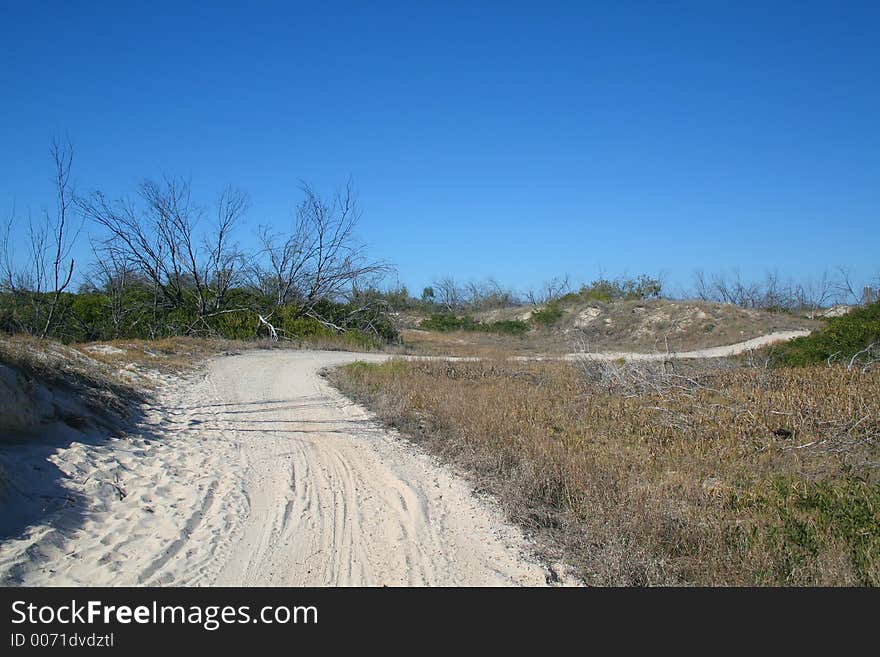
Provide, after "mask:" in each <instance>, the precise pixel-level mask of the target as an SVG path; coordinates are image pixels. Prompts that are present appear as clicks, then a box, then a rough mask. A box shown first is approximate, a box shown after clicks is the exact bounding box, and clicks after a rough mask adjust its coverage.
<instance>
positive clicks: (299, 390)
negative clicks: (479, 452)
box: [0, 351, 547, 586]
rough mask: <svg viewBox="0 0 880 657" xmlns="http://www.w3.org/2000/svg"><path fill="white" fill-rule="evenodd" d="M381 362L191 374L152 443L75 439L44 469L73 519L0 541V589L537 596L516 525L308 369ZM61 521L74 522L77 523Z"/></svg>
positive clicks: (286, 363)
mask: <svg viewBox="0 0 880 657" xmlns="http://www.w3.org/2000/svg"><path fill="white" fill-rule="evenodd" d="M382 358H384V356H377V355H363V354H351V353H343V352H297V351H262V352H250V353H246V354H243V355H238V356H231V357H224V358H218V359H215V360H213V361H211V362H210V363H209V364H208V366H207V369H206V371H205V372H203V373H202V375H201V377H200V378H198V379H195V380H191V381H189V382H188V383H187V384H186V385H178V386H177V387H176V388H172V389H169V390H168V391H167V393H166V394H165V396H164V399H162V400H160V401H161V405H160V406H158V407H157V408H155V409H154V410H153V414H154V417H153V418H152V419H153V423H154V425H153V427H152V429H151V432H150V435H149V437H148V436H147V435H143V436H138V435H132V436H129V437H127V438H122V439H115V440H113V441H111V442H109V443H107V444H106V445H82V444H78V443H74V444H73V445H71V446H70V447H69V448H65V449H59V450H58V451H57V452H56V453H55V454H54V455H53V456H52V457H51V458H50V460H51V461H52V462H53V463H54V464H55V465H56V466H57V467H58V468H59V469H60V470H61V471H63V472H64V473H65V475H66V481H65V486H67V487H68V488H69V489H70V491H71V494H72V495H74V496H75V495H79V494H82V498H83V499H85V500H88V503H87V504H86V503H85V502H84V504H86V508H84V509H75V508H71V509H69V510H64V509H62V510H60V511H58V512H57V513H56V515H55V516H54V518H53V521H52V523H51V525H49V524H47V525H45V526H38V527H34V528H32V529H31V530H30V531H29V532H28V534H27V535H26V536H25V537H22V538H19V539H16V540H10V541H6V542H5V543H3V544H0V578H2V581H4V582H5V583H6V584H26V585H125V584H145V585H157V584H158V585H234V586H259V585H279V586H287V585H384V584H387V585H516V584H526V585H543V584H545V583H546V577H547V572H546V570H545V569H544V568H543V567H542V566H540V565H539V564H537V563H535V562H533V561H531V560H530V559H529V558H528V557H527V556H526V552H527V546H526V543H525V541H524V540H523V537H522V535H521V534H520V533H519V531H518V530H516V529H515V528H513V527H511V526H510V525H507V524H506V523H504V522H503V519H502V518H501V517H500V516H499V515H498V513H497V512H496V511H494V510H492V509H491V507H490V506H489V505H487V504H485V503H483V502H481V501H479V500H478V499H477V498H476V497H474V495H473V494H472V492H471V490H470V488H469V487H468V486H467V485H466V484H465V483H464V482H463V481H462V480H461V479H459V478H457V477H455V476H454V475H453V474H452V473H451V472H450V471H448V470H447V469H446V468H444V467H442V466H439V465H438V464H437V463H436V462H435V461H434V460H433V459H431V458H430V457H429V456H427V455H425V454H423V453H422V452H421V451H420V450H418V449H416V448H414V447H413V446H412V445H408V444H407V443H406V441H404V440H403V439H402V438H401V437H400V436H397V435H396V434H394V433H391V432H389V431H387V430H385V429H383V428H382V427H380V426H379V425H378V424H377V423H376V422H374V421H373V420H372V419H371V417H370V415H369V414H368V413H367V411H365V410H364V409H362V408H361V407H359V406H357V405H355V404H353V403H351V402H350V401H348V400H347V399H345V398H344V397H343V396H342V395H340V394H339V393H338V392H336V391H335V390H333V389H332V388H331V387H329V386H328V385H327V384H326V383H325V382H324V380H323V379H322V378H321V377H320V376H319V375H318V371H319V370H320V369H321V368H323V367H326V366H328V365H335V364H339V363H343V362H350V361H353V360H356V359H361V360H363V359H382ZM117 487H120V488H122V489H123V490H124V491H125V492H126V496H125V497H124V498H122V499H120V497H121V496H120V495H119V493H118V488H117ZM65 513H67V514H68V517H65ZM73 513H78V514H82V515H81V518H79V519H78V521H76V522H74V521H73V518H72V517H70V514H73Z"/></svg>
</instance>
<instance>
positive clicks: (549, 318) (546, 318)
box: [531, 301, 563, 326]
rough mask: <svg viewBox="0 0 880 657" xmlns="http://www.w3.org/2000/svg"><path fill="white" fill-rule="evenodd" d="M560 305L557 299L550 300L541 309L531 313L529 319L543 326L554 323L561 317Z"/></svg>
mask: <svg viewBox="0 0 880 657" xmlns="http://www.w3.org/2000/svg"><path fill="white" fill-rule="evenodd" d="M562 314H563V311H562V307H561V305H560V303H559V302H558V301H551V302H550V303H548V304H547V305H546V306H544V307H543V308H542V309H541V310H536V311H534V312H533V313H532V317H531V320H532V321H533V322H536V323H538V324H543V325H544V326H550V325H551V324H555V323H556V322H558V321H559V320H560V319H561V318H562Z"/></svg>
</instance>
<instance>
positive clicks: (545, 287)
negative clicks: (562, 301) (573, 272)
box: [526, 274, 571, 306]
mask: <svg viewBox="0 0 880 657" xmlns="http://www.w3.org/2000/svg"><path fill="white" fill-rule="evenodd" d="M569 292H571V278H570V277H569V275H568V274H565V276H562V277H554V278H551V279H550V280H549V281H544V283H543V284H542V285H541V287H539V288H537V289H531V290H529V291H528V292H527V293H526V297H527V298H528V300H529V303H531V304H532V305H535V306H540V305H542V304H545V303H550V302H551V301H553V300H554V299H558V298H559V297H561V296H563V295H565V294H567V293H569Z"/></svg>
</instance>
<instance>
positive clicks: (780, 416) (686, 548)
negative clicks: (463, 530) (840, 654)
mask: <svg viewBox="0 0 880 657" xmlns="http://www.w3.org/2000/svg"><path fill="white" fill-rule="evenodd" d="M683 368H685V369H683ZM332 376H333V377H334V380H335V382H336V384H337V385H339V386H340V387H341V388H343V389H344V390H345V391H347V392H349V393H351V394H353V395H354V396H356V397H358V398H359V399H361V400H362V401H364V402H365V403H367V404H368V405H369V406H371V407H372V408H373V409H375V410H376V411H377V412H378V413H379V415H380V416H381V417H382V418H383V419H385V420H386V421H387V422H389V423H390V424H393V425H395V426H398V427H400V428H401V429H403V430H405V431H407V432H408V433H410V434H411V435H412V436H413V437H414V438H415V439H416V440H417V441H419V442H421V443H423V444H424V445H426V446H427V447H428V448H429V449H431V450H432V451H434V452H435V453H438V454H439V455H440V456H441V457H443V458H445V459H447V460H449V461H451V462H453V463H455V464H456V465H457V466H459V467H461V468H463V469H464V470H465V471H467V472H469V473H471V474H472V475H473V477H474V479H475V480H476V482H477V485H478V486H479V487H481V488H484V489H486V490H488V491H490V492H492V493H493V494H494V495H495V496H496V497H497V498H498V500H499V501H500V503H501V504H502V505H503V507H504V508H505V510H506V512H507V513H508V514H509V515H510V517H511V518H512V519H514V520H516V521H517V522H519V523H520V524H522V525H523V526H525V527H527V528H528V529H530V530H531V531H532V532H533V533H534V534H535V535H536V536H537V537H538V538H541V539H543V540H542V541H540V543H541V544H543V545H544V546H546V548H545V549H547V550H548V552H550V553H553V552H555V553H556V554H555V555H553V556H559V555H560V554H561V555H562V556H563V557H564V558H565V559H566V560H567V561H568V562H569V563H570V564H572V565H573V566H574V567H575V568H576V569H577V571H578V572H579V573H580V574H581V575H582V577H583V578H584V579H585V581H587V582H588V583H592V584H615V585H653V584H698V585H750V584H757V585H808V584H817V585H846V584H850V585H853V584H854V585H878V584H880V485H878V481H880V445H878V442H880V371H877V370H874V371H867V372H860V371H846V369H845V368H843V367H811V368H801V369H764V368H760V367H739V366H736V365H735V364H733V363H727V362H722V363H718V362H716V363H714V364H709V363H695V364H689V365H686V366H685V365H675V367H672V366H671V365H670V364H666V365H665V366H664V365H662V364H656V365H650V364H639V365H636V364H629V363H612V364H599V363H583V364H571V363H546V362H545V363H511V362H509V361H504V360H498V361H494V362H487V361H482V362H427V361H417V362H402V361H391V362H388V363H385V364H382V365H366V364H363V363H356V364H354V365H352V366H349V367H347V368H344V369H343V370H337V371H336V373H334V374H333V375H332Z"/></svg>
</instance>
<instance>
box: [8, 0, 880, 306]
mask: <svg viewBox="0 0 880 657" xmlns="http://www.w3.org/2000/svg"><path fill="white" fill-rule="evenodd" d="M878 35H880V3H877V2H866V3H852V2H825V3H815V2H790V3H789V2H765V1H762V2H724V3H722V2H713V1H708V2H707V1H701V2H688V3H681V2H617V1H615V2H603V3H589V2H572V3H554V2H533V3H517V2H503V3H502V2H499V3H490V2H473V3H465V2H461V3H455V2H444V3H437V4H428V3H422V2H400V3H381V2H380V3H356V4H347V3H332V2H327V3H323V2H319V3H308V4H304V5H302V6H297V4H296V3H292V2H285V3H278V4H269V3H263V2H256V1H252V2H247V3H235V4H232V3H222V2H217V3H198V5H196V4H193V5H192V6H190V7H186V6H185V3H178V2H172V3H167V4H166V3H161V2H152V1H151V2H145V3H134V2H125V3H119V2H107V3H99V2H88V3H86V2H63V3H62V2H51V3H44V2H7V3H4V6H3V8H2V9H0V43H2V48H3V56H2V58H0V98H2V104H0V119H2V120H0V152H2V157H0V211H2V212H3V213H5V212H6V211H7V208H10V207H11V206H12V204H13V202H15V204H16V207H17V209H18V213H19V215H20V216H21V215H26V213H27V211H28V210H30V211H31V212H39V209H40V208H41V207H43V206H45V205H46V204H48V203H49V202H50V199H51V187H50V184H49V178H50V175H51V169H50V163H49V160H48V157H47V150H48V143H49V140H50V137H51V136H52V135H53V134H64V133H66V134H68V135H69V136H70V138H71V140H72V141H73V142H74V145H75V147H76V155H77V158H76V163H75V171H74V176H75V178H76V180H77V182H78V186H79V188H80V189H81V190H89V189H94V188H100V189H102V190H105V191H106V192H107V193H109V194H110V195H112V196H118V195H122V194H126V193H130V192H131V191H132V190H133V189H134V187H135V185H136V184H137V183H138V182H139V181H140V180H141V179H143V178H145V177H151V176H159V175H161V174H162V173H163V172H164V173H170V174H175V175H184V176H190V177H191V178H192V181H193V184H194V186H195V190H196V192H197V195H198V196H199V197H200V198H201V199H202V200H203V201H204V202H206V203H207V202H210V200H211V199H212V198H213V197H214V195H215V194H216V192H217V191H219V189H220V188H221V186H222V185H224V184H225V183H227V182H233V183H235V184H237V185H239V186H241V187H242V188H244V189H246V190H247V191H248V192H249V193H250V194H251V196H252V199H253V208H252V211H251V213H250V215H249V217H248V222H249V223H248V227H247V229H246V230H245V232H244V235H243V237H242V241H243V242H244V243H247V242H248V240H249V239H250V237H249V235H250V234H252V233H253V229H254V228H255V227H256V226H257V225H258V224H262V223H281V222H284V221H286V219H287V217H288V216H289V214H290V212H291V209H292V207H293V206H294V204H295V202H296V200H297V198H298V194H297V181H298V180H299V179H301V178H302V179H306V180H309V181H311V182H312V183H313V184H315V185H316V186H317V187H318V188H321V189H325V190H329V189H332V188H333V186H334V185H336V184H338V183H340V182H342V181H344V180H345V179H346V178H347V177H348V176H349V175H350V176H352V177H353V179H354V181H355V184H356V186H357V188H358V189H359V190H360V195H361V200H362V202H363V207H364V211H365V214H364V218H363V222H362V225H361V230H360V232H361V236H362V237H363V238H364V239H365V240H366V241H367V242H368V243H369V244H370V245H371V252H372V253H373V254H374V255H375V256H376V257H381V258H386V259H388V260H391V261H393V262H394V263H396V264H397V265H398V267H399V272H400V273H399V276H400V280H401V281H402V282H403V283H406V284H407V285H409V286H410V288H411V289H413V290H415V291H419V290H420V289H421V286H423V285H425V284H427V283H428V282H430V281H431V279H432V278H434V277H438V276H442V275H445V274H453V275H455V276H456V278H458V279H460V280H462V281H465V280H467V279H469V278H481V277H484V276H495V277H496V278H498V279H499V280H500V281H502V282H504V283H507V284H509V285H512V286H514V287H517V288H526V287H528V286H530V285H532V284H536V283H540V282H541V281H542V280H544V279H547V278H549V277H551V276H553V275H556V274H561V273H565V272H568V273H570V274H571V275H572V277H573V278H574V279H575V280H589V279H590V278H591V277H592V276H594V275H595V274H596V273H597V271H598V270H599V269H600V268H601V269H603V270H604V271H605V272H606V273H608V274H611V275H616V274H620V273H624V272H629V273H632V274H634V273H638V272H642V271H647V272H659V271H665V272H667V273H668V275H669V277H670V279H671V280H672V282H673V283H679V284H685V283H688V282H689V280H690V277H691V274H692V272H693V271H694V270H695V269H697V268H703V269H705V270H709V271H716V270H722V269H730V268H733V267H738V268H739V269H740V270H741V272H742V273H743V274H744V275H745V276H752V275H754V276H761V275H762V274H763V273H764V272H765V271H767V270H771V269H774V270H778V271H779V272H780V273H781V274H783V275H785V276H794V277H806V276H811V275H815V274H817V273H819V272H821V270H822V269H823V268H831V267H834V266H836V265H847V266H849V267H850V268H852V270H853V271H854V272H855V273H856V274H857V275H858V276H859V277H861V278H864V279H867V278H871V277H873V276H876V275H877V274H878V273H880V257H878V253H880V249H878V248H877V245H878V242H880V239H878V238H880V213H878V209H880V36H878ZM83 242H84V241H83ZM83 247H85V244H84V243H83ZM83 251H84V249H81V250H80V252H81V253H82V252H83Z"/></svg>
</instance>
